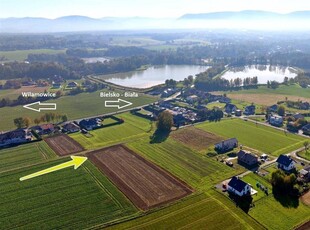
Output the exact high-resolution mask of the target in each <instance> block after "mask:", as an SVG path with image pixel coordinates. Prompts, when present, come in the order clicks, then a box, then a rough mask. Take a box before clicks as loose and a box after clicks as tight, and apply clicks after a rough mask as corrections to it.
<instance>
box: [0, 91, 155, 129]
mask: <svg viewBox="0 0 310 230" xmlns="http://www.w3.org/2000/svg"><path fill="white" fill-rule="evenodd" d="M114 99H115V98H110V99H109V98H106V99H104V98H100V97H99V91H97V92H93V93H81V94H78V95H75V96H63V97H60V98H58V99H56V100H48V101H46V102H47V103H56V104H57V110H56V111H55V112H56V113H60V114H67V116H68V119H69V120H74V119H79V118H85V117H90V116H96V115H102V114H107V113H112V112H117V111H118V109H117V108H112V107H109V108H106V107H105V106H104V104H105V101H106V100H114ZM123 99H125V100H128V101H130V102H132V103H133V104H132V105H131V106H128V107H126V108H124V109H130V108H133V107H137V106H141V105H145V104H149V103H152V102H154V101H156V98H155V97H151V96H148V95H144V94H139V97H137V98H123ZM0 114H1V123H0V130H3V131H6V130H12V129H15V128H16V127H15V126H14V123H13V119H14V118H17V117H19V116H21V115H22V116H23V117H30V118H32V119H35V118H37V117H40V113H38V112H35V111H32V110H28V109H25V108H23V106H14V107H3V108H0Z"/></svg>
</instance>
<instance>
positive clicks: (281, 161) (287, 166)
mask: <svg viewBox="0 0 310 230" xmlns="http://www.w3.org/2000/svg"><path fill="white" fill-rule="evenodd" d="M276 162H277V163H278V168H279V169H282V170H284V171H287V172H289V171H291V170H292V169H294V168H295V162H294V160H293V159H292V158H291V157H289V156H286V155H280V156H279V157H278V159H277V161H276Z"/></svg>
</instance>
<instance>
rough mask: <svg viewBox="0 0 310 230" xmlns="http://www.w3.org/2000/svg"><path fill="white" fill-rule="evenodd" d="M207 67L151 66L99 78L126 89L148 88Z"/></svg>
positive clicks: (181, 78) (182, 77) (178, 79)
mask: <svg viewBox="0 0 310 230" xmlns="http://www.w3.org/2000/svg"><path fill="white" fill-rule="evenodd" d="M208 68H209V67H208V66H199V65H163V66H151V67H149V68H148V69H146V70H142V71H132V72H127V73H117V74H108V75H101V76H100V78H102V79H104V80H106V81H108V82H111V83H114V84H117V85H122V86H126V87H134V88H148V87H151V86H155V85H159V84H162V83H165V80H167V79H174V80H176V81H180V80H184V78H186V77H188V76H189V75H193V76H195V75H196V74H198V73H201V72H204V71H206V70H207V69H208Z"/></svg>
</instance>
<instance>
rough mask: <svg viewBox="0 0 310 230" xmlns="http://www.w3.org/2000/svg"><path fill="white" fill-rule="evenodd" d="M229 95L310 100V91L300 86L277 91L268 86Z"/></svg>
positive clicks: (283, 86)
mask: <svg viewBox="0 0 310 230" xmlns="http://www.w3.org/2000/svg"><path fill="white" fill-rule="evenodd" d="M227 93H229V94H280V95H287V96H299V97H306V98H310V89H309V88H302V87H300V86H299V85H297V84H296V85H289V86H286V85H280V86H279V88H277V89H271V88H267V86H259V87H258V88H257V89H248V90H237V91H229V92H227Z"/></svg>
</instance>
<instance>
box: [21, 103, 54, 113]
mask: <svg viewBox="0 0 310 230" xmlns="http://www.w3.org/2000/svg"><path fill="white" fill-rule="evenodd" d="M34 105H38V106H39V108H38V109H35V108H32V107H31V106H34ZM23 107H24V108H25V109H30V110H33V111H36V112H41V110H56V103H41V102H40V101H37V102H34V103H31V104H28V105H24V106H23Z"/></svg>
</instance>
